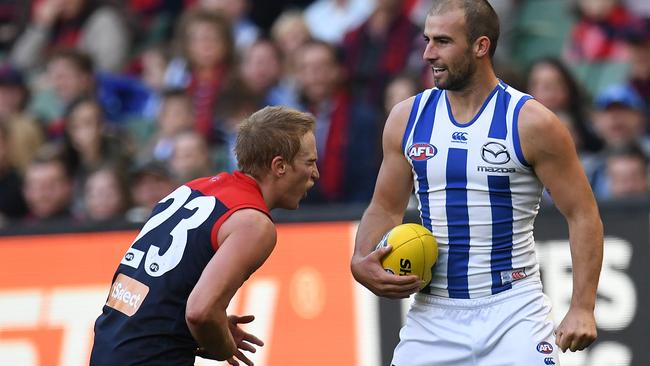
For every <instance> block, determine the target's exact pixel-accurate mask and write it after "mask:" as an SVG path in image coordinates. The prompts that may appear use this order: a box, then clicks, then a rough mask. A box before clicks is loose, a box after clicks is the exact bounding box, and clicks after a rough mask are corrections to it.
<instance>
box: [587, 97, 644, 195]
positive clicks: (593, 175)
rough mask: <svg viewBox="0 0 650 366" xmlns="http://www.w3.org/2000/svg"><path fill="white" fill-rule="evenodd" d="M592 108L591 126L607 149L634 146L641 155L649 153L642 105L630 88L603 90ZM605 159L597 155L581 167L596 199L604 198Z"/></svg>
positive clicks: (605, 189) (605, 190)
mask: <svg viewBox="0 0 650 366" xmlns="http://www.w3.org/2000/svg"><path fill="white" fill-rule="evenodd" d="M595 107H596V111H595V113H594V118H593V123H594V127H595V130H596V132H597V133H598V135H599V136H600V138H602V140H603V142H604V144H605V148H606V149H607V150H611V149H614V148H617V147H619V146H625V145H628V144H638V145H639V146H640V148H641V150H642V151H643V153H644V154H645V155H648V154H650V138H649V137H648V135H646V134H645V132H646V128H647V121H646V118H645V114H644V111H645V106H644V104H643V101H642V100H641V98H640V97H639V95H638V94H636V92H635V91H634V90H633V89H632V88H630V87H629V86H621V85H615V86H611V87H609V88H606V89H605V90H604V91H603V92H601V93H600V94H599V95H598V96H597V97H596V101H595ZM606 158H607V156H606V155H601V156H600V157H599V159H596V160H594V161H593V162H591V163H590V164H585V172H586V173H587V177H588V178H589V180H590V182H591V186H592V189H593V191H594V194H595V195H596V197H606V195H607V190H608V188H607V178H606V166H605V165H606V164H605V163H606Z"/></svg>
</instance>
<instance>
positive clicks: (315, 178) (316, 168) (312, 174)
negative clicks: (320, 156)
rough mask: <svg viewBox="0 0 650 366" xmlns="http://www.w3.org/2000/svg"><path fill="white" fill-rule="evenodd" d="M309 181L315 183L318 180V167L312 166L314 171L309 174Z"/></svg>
mask: <svg viewBox="0 0 650 366" xmlns="http://www.w3.org/2000/svg"><path fill="white" fill-rule="evenodd" d="M311 179H312V180H313V181H314V182H316V181H318V179H320V173H319V172H318V167H316V166H314V170H312V172H311Z"/></svg>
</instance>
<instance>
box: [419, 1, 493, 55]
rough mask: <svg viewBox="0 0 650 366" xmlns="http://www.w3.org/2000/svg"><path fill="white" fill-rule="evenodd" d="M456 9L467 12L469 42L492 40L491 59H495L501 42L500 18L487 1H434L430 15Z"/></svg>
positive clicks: (466, 24) (466, 23)
mask: <svg viewBox="0 0 650 366" xmlns="http://www.w3.org/2000/svg"><path fill="white" fill-rule="evenodd" d="M454 9H462V10H463V11H464V12H465V26H466V28H467V41H468V42H469V43H473V42H474V41H476V40H477V39H478V38H479V37H481V36H486V37H488V38H489V39H490V58H492V57H494V53H495V52H496V50H497V43H498V41H499V32H500V30H499V16H498V15H497V13H496V11H494V8H493V7H492V5H490V3H489V2H487V0H434V1H433V4H432V6H431V9H430V10H429V15H431V14H440V13H444V12H447V11H450V10H454Z"/></svg>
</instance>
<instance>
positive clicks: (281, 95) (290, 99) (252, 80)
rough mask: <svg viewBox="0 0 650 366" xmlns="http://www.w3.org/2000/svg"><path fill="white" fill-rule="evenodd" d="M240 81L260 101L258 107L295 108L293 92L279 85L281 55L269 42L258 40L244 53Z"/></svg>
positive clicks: (284, 85) (291, 89)
mask: <svg viewBox="0 0 650 366" xmlns="http://www.w3.org/2000/svg"><path fill="white" fill-rule="evenodd" d="M240 73H241V78H242V81H243V82H244V83H245V84H246V86H247V87H248V88H249V89H250V90H251V92H252V93H253V94H254V95H255V98H257V99H258V100H259V101H260V105H259V107H264V106H267V105H284V106H289V107H293V108H295V107H296V106H297V103H298V102H297V100H296V95H295V90H294V89H293V88H290V87H289V86H288V85H286V84H281V83H280V79H281V78H282V54H281V52H280V50H279V49H278V48H277V46H276V45H275V44H274V43H273V42H272V41H270V40H267V39H260V40H258V41H256V42H255V43H253V44H252V45H251V46H250V47H249V48H248V49H246V50H245V51H244V55H243V57H242V59H241V63H240Z"/></svg>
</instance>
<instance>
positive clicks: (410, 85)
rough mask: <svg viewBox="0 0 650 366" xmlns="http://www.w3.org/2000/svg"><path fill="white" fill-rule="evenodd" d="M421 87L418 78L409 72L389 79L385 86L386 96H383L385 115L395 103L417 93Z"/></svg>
mask: <svg viewBox="0 0 650 366" xmlns="http://www.w3.org/2000/svg"><path fill="white" fill-rule="evenodd" d="M421 89H422V88H421V87H420V83H419V81H418V79H417V78H416V77H414V76H411V75H409V74H402V75H398V76H397V77H395V78H394V79H393V80H391V81H390V82H389V83H388V87H386V96H385V97H384V113H385V115H386V117H388V114H389V113H390V111H391V109H393V107H394V106H395V105H397V103H399V102H401V101H403V100H406V99H408V98H410V97H412V96H413V95H416V94H418V93H419V91H420V90H421Z"/></svg>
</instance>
